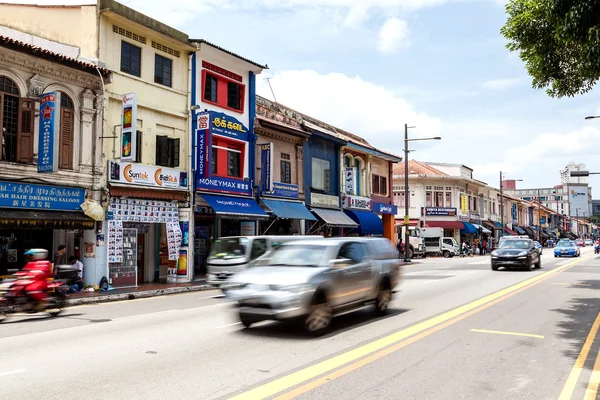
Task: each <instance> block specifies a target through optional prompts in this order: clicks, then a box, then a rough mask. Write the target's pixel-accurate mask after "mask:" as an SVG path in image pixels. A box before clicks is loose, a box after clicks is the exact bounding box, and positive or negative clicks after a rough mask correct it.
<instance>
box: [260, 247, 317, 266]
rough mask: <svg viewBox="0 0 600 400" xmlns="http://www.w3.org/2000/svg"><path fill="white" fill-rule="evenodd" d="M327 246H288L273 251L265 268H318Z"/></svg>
mask: <svg viewBox="0 0 600 400" xmlns="http://www.w3.org/2000/svg"><path fill="white" fill-rule="evenodd" d="M326 250H327V246H319V245H306V244H288V245H282V246H280V247H278V248H277V250H275V251H273V253H272V256H271V258H270V260H269V261H268V263H267V264H266V265H267V266H269V265H270V266H286V267H318V266H320V265H321V262H322V260H323V255H324V254H325V251H326Z"/></svg>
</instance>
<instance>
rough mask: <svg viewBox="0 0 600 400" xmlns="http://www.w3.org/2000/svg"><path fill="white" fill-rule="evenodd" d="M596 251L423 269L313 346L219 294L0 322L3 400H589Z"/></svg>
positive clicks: (599, 261) (595, 344)
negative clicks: (379, 310)
mask: <svg viewBox="0 0 600 400" xmlns="http://www.w3.org/2000/svg"><path fill="white" fill-rule="evenodd" d="M592 253H593V251H592V249H591V248H585V249H583V251H582V257H581V258H575V259H563V258H554V257H553V256H552V254H551V252H550V251H549V250H546V251H545V252H544V255H543V259H542V260H543V262H542V264H543V269H542V270H535V271H533V272H525V271H503V270H501V271H497V272H493V271H491V269H490V265H489V257H486V256H482V257H475V258H466V259H460V258H453V259H427V260H422V261H418V263H416V264H414V265H411V266H407V267H405V268H404V274H403V276H404V279H403V281H402V282H401V284H400V285H399V286H398V288H397V290H398V292H397V293H396V297H395V300H394V303H393V307H392V309H391V310H390V313H389V315H388V316H386V317H383V318H375V317H373V314H374V313H373V311H372V310H363V311H360V312H357V313H353V314H348V315H345V316H342V317H339V318H336V319H335V320H334V322H333V327H332V331H331V333H330V334H328V335H327V336H325V337H322V338H318V339H314V338H310V337H308V336H306V335H305V334H304V333H303V332H302V331H301V330H299V329H298V327H297V326H290V325H285V324H279V323H263V324H260V325H257V326H253V327H252V328H251V329H248V330H244V329H242V327H241V325H240V324H239V323H238V321H237V319H236V316H235V314H234V313H233V310H232V308H231V305H230V304H229V303H227V302H226V301H225V300H224V299H222V298H220V297H219V293H218V292H217V291H207V292H197V293H189V294H182V295H171V296H164V297H156V298H150V299H140V300H130V301H124V302H119V303H105V304H99V305H88V306H77V307H72V308H70V309H68V310H67V311H66V312H65V314H64V315H62V316H61V317H58V318H48V317H46V316H19V317H17V318H11V319H9V320H7V321H6V322H4V323H2V324H0V398H11V399H35V398H46V399H82V398H87V399H96V398H108V399H171V398H179V399H221V398H222V399H228V398H235V399H238V400H239V399H261V398H277V399H291V398H299V399H444V400H447V399H511V400H512V399H559V398H560V399H561V400H562V399H565V400H566V399H571V398H572V399H584V398H586V399H595V398H597V397H596V391H595V390H597V388H598V383H600V357H599V358H598V359H599V361H596V358H597V356H598V354H599V351H598V349H599V347H600V338H596V333H597V331H598V326H599V325H600V318H599V317H598V316H599V312H600V298H599V296H598V290H599V289H600V257H598V258H596V256H594V255H593V254H592ZM586 391H587V396H588V397H586Z"/></svg>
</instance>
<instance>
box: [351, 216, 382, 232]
mask: <svg viewBox="0 0 600 400" xmlns="http://www.w3.org/2000/svg"><path fill="white" fill-rule="evenodd" d="M344 212H345V213H346V214H348V216H349V217H350V218H352V220H353V221H354V222H356V223H357V224H358V233H359V234H363V235H383V222H382V221H381V218H379V217H378V216H377V214H375V213H373V212H371V211H356V210H344Z"/></svg>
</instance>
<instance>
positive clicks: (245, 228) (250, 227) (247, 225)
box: [240, 221, 256, 236]
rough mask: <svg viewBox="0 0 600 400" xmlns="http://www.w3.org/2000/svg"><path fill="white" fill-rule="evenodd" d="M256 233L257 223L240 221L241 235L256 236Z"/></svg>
mask: <svg viewBox="0 0 600 400" xmlns="http://www.w3.org/2000/svg"><path fill="white" fill-rule="evenodd" d="M255 234H256V223H255V222H254V221H240V235H241V236H254V235H255Z"/></svg>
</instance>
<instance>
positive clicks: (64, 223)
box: [0, 181, 96, 275]
mask: <svg viewBox="0 0 600 400" xmlns="http://www.w3.org/2000/svg"><path fill="white" fill-rule="evenodd" d="M85 192H86V191H85V189H83V188H72V187H61V186H52V185H38V184H30V183H21V182H6V181H3V182H0V245H1V247H0V275H5V274H7V273H9V272H13V271H15V270H19V269H21V268H22V267H23V266H24V265H25V262H26V260H25V258H24V253H25V251H27V250H28V249H30V248H42V249H46V250H48V253H49V257H50V258H51V259H52V257H53V254H54V253H55V252H56V250H57V248H58V246H59V245H65V246H67V256H76V257H78V258H80V259H81V260H82V261H83V263H84V266H86V264H87V265H89V263H90V262H92V260H91V258H92V253H90V252H86V254H85V257H84V251H83V250H84V246H85V243H84V232H86V231H89V232H91V234H92V235H93V229H94V228H95V226H96V223H95V221H94V220H92V219H91V218H89V217H87V216H86V215H85V214H84V213H83V211H82V209H81V205H82V204H83V203H84V201H85Z"/></svg>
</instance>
